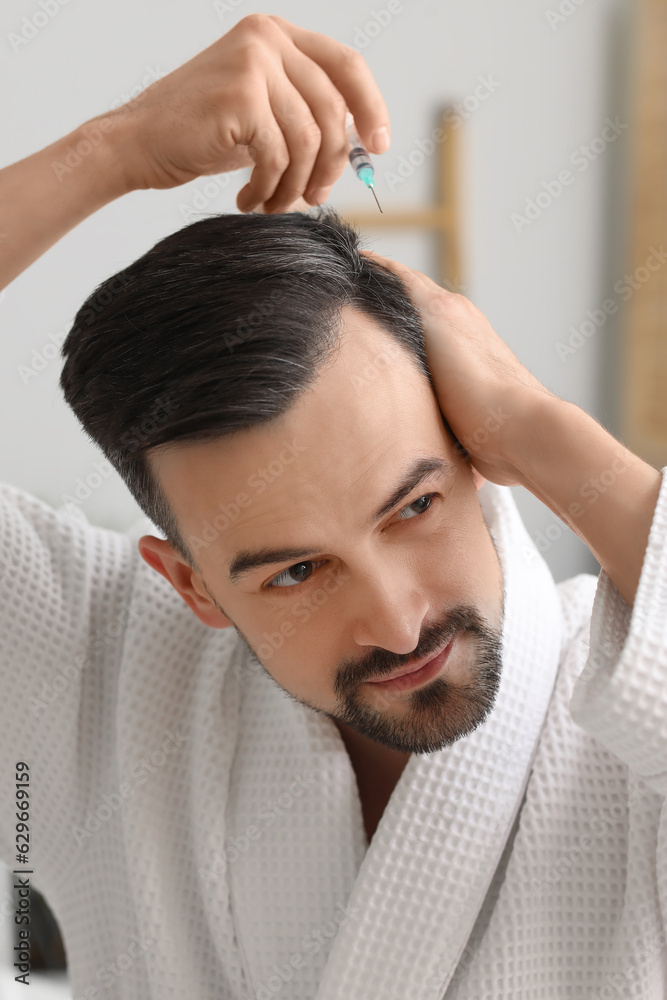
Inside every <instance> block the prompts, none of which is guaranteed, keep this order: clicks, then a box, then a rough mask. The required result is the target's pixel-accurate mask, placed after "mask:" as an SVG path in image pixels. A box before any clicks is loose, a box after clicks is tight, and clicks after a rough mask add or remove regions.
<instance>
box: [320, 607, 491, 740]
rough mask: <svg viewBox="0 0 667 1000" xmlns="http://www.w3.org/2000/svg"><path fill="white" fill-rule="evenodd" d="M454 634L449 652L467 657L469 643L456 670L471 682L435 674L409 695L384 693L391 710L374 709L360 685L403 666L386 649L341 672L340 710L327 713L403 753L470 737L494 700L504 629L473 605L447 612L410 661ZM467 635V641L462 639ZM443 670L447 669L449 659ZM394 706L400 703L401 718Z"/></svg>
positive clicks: (337, 684)
mask: <svg viewBox="0 0 667 1000" xmlns="http://www.w3.org/2000/svg"><path fill="white" fill-rule="evenodd" d="M455 634H457V639H456V642H455V644H454V647H453V649H452V650H451V652H450V655H458V656H465V652H464V650H465V647H466V646H467V652H468V655H467V657H466V659H465V661H464V665H463V668H461V667H460V666H459V667H458V668H457V674H460V673H462V672H466V673H468V674H469V675H470V679H469V680H468V682H467V683H454V682H453V681H448V680H445V679H444V678H443V677H442V676H437V677H435V678H434V679H433V680H432V681H430V682H429V683H427V684H425V685H423V687H420V688H417V690H415V691H413V692H412V693H411V694H401V695H400V696H399V697H396V696H395V695H394V694H393V693H390V694H387V692H382V698H383V700H384V702H385V704H386V706H387V708H388V710H382V709H378V708H374V707H373V706H372V705H370V704H369V703H368V702H367V701H366V700H365V699H364V698H363V697H362V696H361V695H360V691H359V685H360V684H361V683H362V682H363V681H364V680H370V679H371V678H373V679H377V680H379V679H380V678H381V677H383V676H384V675H389V674H391V673H393V672H394V671H395V670H396V669H397V668H398V667H399V666H401V663H400V662H398V663H397V662H395V660H393V659H390V658H388V654H387V652H386V650H378V651H377V653H376V654H375V655H374V656H373V657H371V658H370V659H369V660H368V661H367V662H366V663H365V664H364V667H363V668H362V669H360V668H359V667H358V666H354V665H353V664H351V663H350V664H349V665H348V666H345V667H343V668H342V669H341V670H339V671H338V674H337V677H336V680H335V682H334V693H335V694H336V698H337V703H336V708H335V710H334V711H333V712H326V713H325V714H326V715H329V717H330V718H332V719H338V720H339V721H340V722H343V723H345V724H346V725H348V726H349V727H350V728H351V729H354V730H355V731H356V732H358V733H361V735H362V736H367V737H368V738H369V739H371V740H374V741H375V742H376V743H381V744H382V745H383V746H386V747H389V748H391V749H392V750H400V751H402V752H403V753H412V754H423V753H433V752H434V751H436V750H442V748H443V747H445V746H449V745H450V744H452V743H454V742H456V740H459V739H460V738H461V737H462V736H467V735H468V733H471V732H473V730H475V729H477V727H478V726H480V725H481V724H482V723H483V722H484V720H485V719H486V717H487V715H488V714H489V712H490V711H491V709H492V708H493V705H494V704H495V700H496V695H497V693H498V688H499V686H500V676H501V672H502V630H497V629H494V628H492V627H491V626H490V625H489V623H488V622H487V621H486V620H485V619H484V618H482V617H481V616H480V615H479V613H478V612H477V611H476V609H475V608H473V607H471V606H469V605H459V606H457V607H455V608H454V609H453V610H451V611H450V612H449V614H448V615H447V618H446V620H445V621H444V622H443V623H442V625H439V626H432V627H427V628H426V629H424V632H423V635H422V642H421V643H420V646H421V647H422V648H421V649H417V650H416V651H415V653H414V655H412V656H411V657H410V659H411V660H418V659H422V658H423V657H424V656H428V654H429V652H433V653H436V652H437V651H438V650H440V649H442V647H443V646H444V645H446V644H447V643H448V642H449V640H450V639H451V638H452V637H453V636H454V635H455ZM465 637H468V640H469V641H468V642H465V641H462V640H464V639H465ZM462 646H463V647H464V649H461V647H462ZM457 647H458V648H457ZM403 662H405V661H403ZM441 670H442V672H446V671H447V664H446V663H445V666H444V667H443V668H441ZM393 705H397V706H399V707H400V715H399V716H398V717H397V716H396V715H395V714H394V712H393V710H392V707H391V706H393Z"/></svg>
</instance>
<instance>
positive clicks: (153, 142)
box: [104, 14, 389, 212]
mask: <svg viewBox="0 0 667 1000" xmlns="http://www.w3.org/2000/svg"><path fill="white" fill-rule="evenodd" d="M348 108H349V110H350V111H351V112H352V115H353V116H354V119H355V123H356V125H357V130H358V132H359V135H360V137H361V140H362V142H365V143H366V148H367V149H368V150H369V151H370V152H376V153H382V152H384V151H385V149H386V148H387V147H388V145H389V142H388V133H389V114H388V112H387V107H386V105H385V102H384V100H383V99H382V95H381V94H380V91H379V90H378V87H377V85H376V83H375V81H374V80H373V77H372V74H371V72H370V70H369V68H368V66H367V65H366V62H365V61H364V59H363V58H362V57H361V56H360V55H359V54H358V53H357V52H355V50H354V49H351V48H349V47H348V46H346V45H343V44H342V43H340V42H337V41H335V40H334V39H332V38H329V37H327V36H326V35H323V34H319V33H317V32H314V31H307V30H306V29H305V28H299V27H297V26H296V25H293V24H290V23H289V22H288V21H286V20H284V18H282V17H275V16H273V15H267V14H250V15H249V16H248V17H244V18H243V19H242V20H241V21H239V23H238V24H237V25H235V26H234V27H233V28H232V29H231V30H230V31H228V32H227V34H225V35H223V36H222V37H221V38H219V39H218V40H217V41H216V42H214V43H213V44H212V45H210V46H209V47H208V48H207V49H204V51H203V52H200V53H199V54H198V55H197V56H195V57H194V58H193V59H190V60H189V62H187V63H184V64H183V65H182V66H180V67H179V68H178V69H176V70H174V71H173V72H172V73H170V74H168V76H165V77H163V78H162V79H160V80H158V81H157V82H156V83H154V84H152V85H151V86H150V87H148V88H147V89H146V90H145V91H143V92H142V93H141V94H140V95H139V98H138V99H135V100H133V101H130V102H129V103H128V104H126V105H122V106H121V107H120V108H117V109H116V110H114V111H111V112H109V113H108V114H107V115H105V116H104V117H105V118H107V119H109V120H110V122H111V123H112V126H113V127H111V128H110V130H109V133H108V136H109V141H110V142H111V143H112V145H113V147H114V150H115V153H116V157H117V159H118V163H119V167H120V168H121V169H122V171H123V173H124V177H125V185H126V189H127V190H128V191H130V190H136V189H138V188H169V187H175V186H176V185H178V184H184V183H186V182H187V181H190V180H193V179H194V178H195V177H199V176H201V175H203V174H214V173H219V172H221V171H228V170H237V169H239V168H240V167H247V166H252V164H253V163H254V164H255V169H254V170H253V172H252V176H251V178H250V181H249V183H248V184H247V185H246V186H245V187H244V188H242V190H241V191H240V192H239V194H238V196H237V205H238V208H239V209H240V210H241V211H244V212H249V211H251V210H252V209H254V208H255V207H256V206H258V205H263V206H264V211H266V212H285V211H288V210H289V208H290V207H291V206H292V205H293V204H294V202H295V201H297V199H299V198H301V197H302V196H305V199H306V201H308V202H309V203H310V204H313V205H314V204H319V203H321V202H323V201H324V200H325V199H326V197H327V195H328V193H329V190H330V188H331V186H332V185H333V183H334V182H335V181H336V180H337V179H338V177H339V176H340V175H341V173H342V172H343V170H344V169H345V166H346V164H347V162H348V145H347V138H346V133H345V113H346V110H347V109H348ZM382 128H386V130H387V141H386V142H385V143H383V142H382V140H381V138H379V137H378V136H377V132H378V130H379V129H382Z"/></svg>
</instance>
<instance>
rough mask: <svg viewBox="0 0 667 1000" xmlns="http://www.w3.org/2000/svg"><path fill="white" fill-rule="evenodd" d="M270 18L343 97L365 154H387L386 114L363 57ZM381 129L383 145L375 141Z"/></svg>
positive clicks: (279, 18) (327, 38)
mask: <svg viewBox="0 0 667 1000" xmlns="http://www.w3.org/2000/svg"><path fill="white" fill-rule="evenodd" d="M270 16H271V18H272V19H273V20H274V21H275V22H276V23H277V24H279V25H280V27H281V28H282V30H283V31H284V32H285V34H286V35H288V36H289V37H290V38H291V39H292V41H293V42H294V44H295V45H296V46H297V48H299V49H300V50H301V52H303V54H304V55H306V56H308V58H309V59H312V60H313V62H316V63H317V65H318V66H320V67H321V68H322V69H323V70H324V72H325V73H326V74H327V76H328V77H329V79H330V80H331V82H332V83H333V85H334V87H335V88H336V90H338V91H339V93H341V94H342V95H343V98H344V100H345V103H346V105H347V107H348V108H349V109H350V111H351V112H352V116H353V118H354V122H355V125H356V127H357V132H358V133H359V138H360V139H361V141H362V143H363V144H364V146H365V147H366V149H367V150H368V152H369V153H384V152H386V150H387V149H388V148H389V139H390V128H389V111H388V110H387V105H386V104H385V102H384V99H383V97H382V94H381V93H380V89H379V87H378V85H377V83H376V82H375V79H374V78H373V74H372V73H371V71H370V69H369V67H368V65H367V63H366V60H365V59H364V58H363V56H361V55H359V53H358V52H357V51H356V50H355V49H353V48H350V46H349V45H343V43H342V42H338V41H336V39H334V38H329V36H328V35H323V34H320V32H317V31H308V30H307V29H306V28H300V27H298V25H296V24H291V23H290V22H289V21H286V20H285V19H284V18H282V17H278V16H277V15H275V14H272V15H270ZM383 128H385V129H386V130H387V141H386V143H383V142H382V141H381V139H380V138H379V137H378V138H376V136H377V134H378V132H379V131H380V130H381V129H383Z"/></svg>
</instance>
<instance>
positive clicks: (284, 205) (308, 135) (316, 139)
mask: <svg viewBox="0 0 667 1000" xmlns="http://www.w3.org/2000/svg"><path fill="white" fill-rule="evenodd" d="M269 100H270V102H271V108H272V111H273V115H274V118H275V120H276V121H277V123H278V125H279V126H280V128H281V129H282V133H283V136H284V141H285V145H286V147H287V152H288V155H289V161H288V163H287V166H286V168H285V170H284V171H283V173H282V176H281V177H280V179H279V181H278V184H277V185H276V187H275V189H274V192H273V194H272V196H271V197H270V198H269V199H267V200H266V205H265V207H266V208H267V209H268V211H269V212H285V211H287V209H288V208H289V207H290V206H291V205H292V204H293V202H294V201H295V200H296V199H297V198H300V197H301V196H302V195H303V193H304V191H305V189H306V185H307V184H308V180H309V178H310V175H311V174H312V172H313V167H314V166H315V160H316V159H317V155H318V153H319V151H320V144H321V142H322V133H321V132H320V129H319V126H318V124H317V122H316V121H315V119H314V117H313V115H312V112H311V110H310V108H309V107H308V105H307V104H306V102H305V101H304V99H303V97H302V96H301V94H300V93H299V91H298V90H297V89H296V88H295V87H293V86H292V85H291V84H290V83H285V82H282V83H281V84H279V86H278V89H277V90H275V91H272V90H271V83H270V82H269Z"/></svg>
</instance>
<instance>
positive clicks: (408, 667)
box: [366, 635, 455, 684]
mask: <svg viewBox="0 0 667 1000" xmlns="http://www.w3.org/2000/svg"><path fill="white" fill-rule="evenodd" d="M454 638H455V635H454V636H452V638H451V639H450V640H449V642H448V643H446V644H445V645H444V646H441V647H440V649H438V650H436V651H435V653H429V654H428V656H424V657H422V659H421V660H417V661H415V662H414V663H408V664H404V665H403V666H402V667H398V669H397V670H394V672H393V674H388V675H387V676H386V677H373V678H372V679H370V680H368V681H367V682H366V683H367V684H384V683H385V682H386V681H393V680H396V678H398V677H406V676H407V675H408V674H414V673H416V672H417V671H418V670H421V669H422V668H423V667H425V666H426V665H427V664H429V663H432V662H433V660H435V659H437V658H439V657H440V656H441V654H442V653H443V652H445V651H446V654H447V656H448V655H449V652H450V649H451V646H452V644H453V642H454ZM447 656H445V659H446V658H447ZM443 662H444V660H443Z"/></svg>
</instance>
